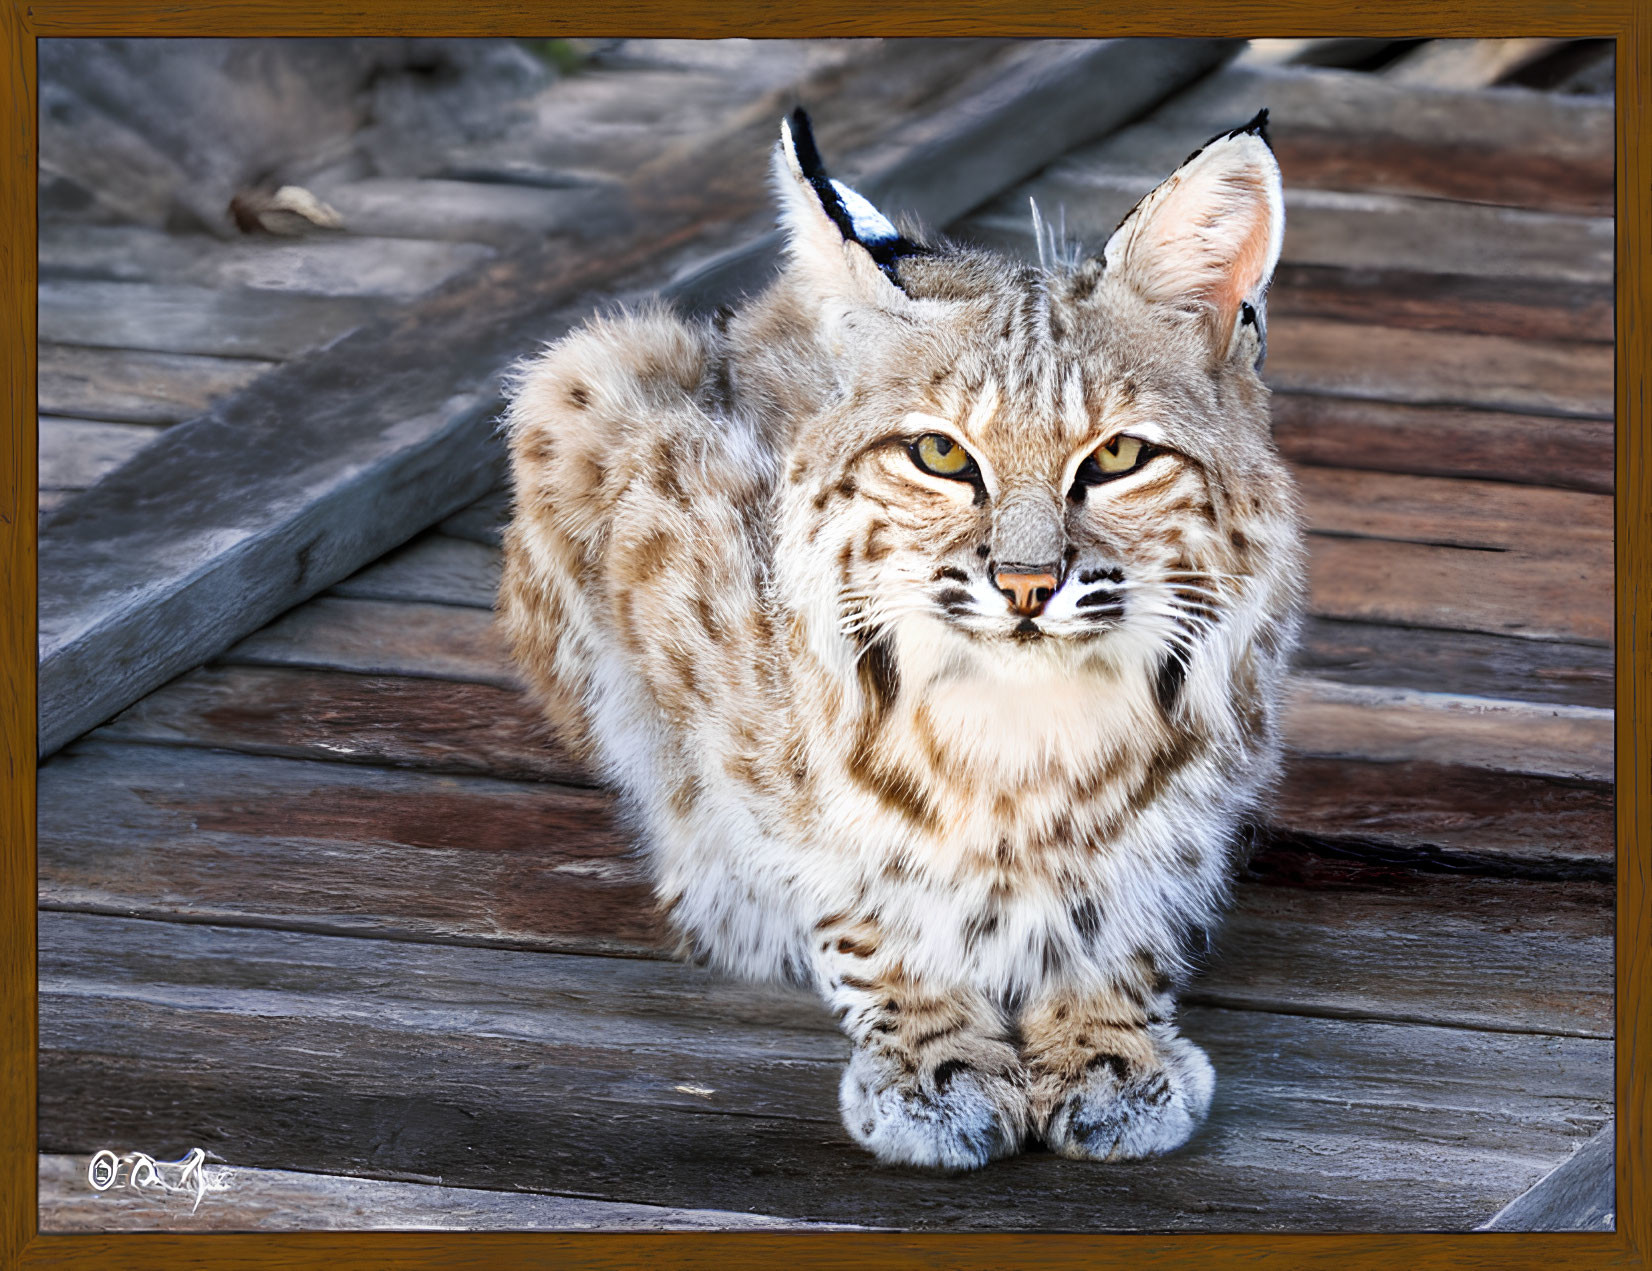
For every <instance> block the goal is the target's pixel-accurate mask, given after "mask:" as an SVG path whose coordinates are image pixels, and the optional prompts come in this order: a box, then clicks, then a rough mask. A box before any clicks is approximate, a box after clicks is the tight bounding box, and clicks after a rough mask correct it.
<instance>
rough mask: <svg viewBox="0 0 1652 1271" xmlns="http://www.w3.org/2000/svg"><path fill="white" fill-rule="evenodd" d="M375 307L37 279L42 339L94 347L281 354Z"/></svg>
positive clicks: (338, 299) (368, 301)
mask: <svg viewBox="0 0 1652 1271" xmlns="http://www.w3.org/2000/svg"><path fill="white" fill-rule="evenodd" d="M379 308H380V304H379V303H378V302H377V301H376V300H374V299H373V298H371V297H362V296H313V295H305V294H302V293H298V292H285V291H255V290H253V289H252V288H250V287H234V288H230V287H197V286H189V285H186V284H173V283H150V282H88V281H81V280H78V279H51V278H47V279H42V280H41V283H40V338H41V339H43V340H51V341H55V342H57V343H60V344H80V345H88V346H91V347H95V348H106V349H145V350H148V351H149V352H152V353H195V354H204V355H208V356H212V357H254V358H269V359H272V360H281V359H284V358H290V357H296V356H298V355H299V354H300V353H304V352H307V351H308V350H310V349H313V348H318V347H320V346H321V345H324V344H326V343H327V342H328V341H330V340H334V339H337V338H338V337H339V336H340V335H343V334H344V333H345V332H346V331H351V330H354V329H355V328H356V327H358V326H360V325H361V324H362V323H363V322H365V321H367V320H368V319H370V318H371V317H373V316H374V314H375V313H376V312H378V310H379Z"/></svg>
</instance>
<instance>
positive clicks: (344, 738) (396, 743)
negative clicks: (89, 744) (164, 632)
mask: <svg viewBox="0 0 1652 1271" xmlns="http://www.w3.org/2000/svg"><path fill="white" fill-rule="evenodd" d="M97 736H99V737H103V738H109V739H112V740H122V741H145V742H154V743H158V744H162V745H185V746H214V747H221V748H223V749H226V750H237V751H241V752H244V753H246V754H257V755H280V756H284V757H286V758H289V759H320V760H330V761H333V762H342V763H365V764H379V765H383V766H385V767H395V768H422V769H426V770H429V771H432V772H457V773H469V774H473V775H476V776H488V777H502V778H506V779H508V780H518V781H522V780H538V781H552V782H557V783H560V784H563V785H591V784H593V782H592V778H591V775H590V774H589V773H588V772H587V771H586V770H585V769H584V768H582V767H580V766H579V765H578V764H576V763H575V762H574V761H573V759H571V758H570V757H569V756H568V755H567V753H566V752H564V751H563V750H562V748H561V747H560V746H558V745H557V744H556V739H555V737H554V736H552V734H551V732H550V728H549V725H548V724H546V723H544V722H543V721H541V720H540V719H538V718H537V717H536V716H535V713H534V710H533V708H532V706H531V705H529V703H528V702H527V700H526V699H525V697H524V695H523V694H522V692H521V691H520V690H519V689H516V688H513V687H506V686H504V685H498V684H487V683H476V682H463V681H454V680H437V679H412V678H408V677H405V676H380V675H362V674H341V673H339V672H337V671H328V670H310V669H307V668H301V667H289V666H279V667H276V666H271V667H244V666H210V667H199V668H197V669H196V670H193V671H190V672H188V673H187V674H185V675H181V676H179V677H178V678H177V679H175V680H173V681H172V682H171V683H170V684H167V685H164V686H163V687H161V688H158V689H156V690H155V691H154V692H153V693H150V694H148V695H147V696H145V697H142V698H140V699H139V700H138V701H136V702H134V703H133V704H132V705H131V706H129V707H127V708H126V709H125V710H124V711H122V712H121V713H120V714H119V715H117V716H115V718H114V719H112V720H111V721H110V722H109V723H108V724H106V725H104V726H103V728H101V729H100V730H98V733H97Z"/></svg>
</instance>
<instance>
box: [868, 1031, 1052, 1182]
mask: <svg viewBox="0 0 1652 1271" xmlns="http://www.w3.org/2000/svg"><path fill="white" fill-rule="evenodd" d="M838 1103H839V1106H840V1107H841V1108H842V1110H843V1124H844V1126H845V1127H846V1128H847V1129H848V1131H849V1133H850V1134H851V1135H852V1136H854V1138H855V1140H856V1141H857V1142H859V1143H860V1144H861V1145H862V1146H863V1147H865V1148H867V1149H868V1150H870V1151H871V1152H872V1153H873V1154H874V1155H876V1156H877V1158H878V1159H879V1160H880V1161H883V1162H884V1163H886V1164H890V1165H919V1166H925V1167H928V1168H931V1169H944V1170H967V1169H978V1168H980V1167H981V1166H982V1165H985V1164H986V1163H987V1162H988V1161H991V1160H995V1159H997V1158H998V1157H1000V1156H1009V1155H1010V1154H1012V1153H1014V1152H1017V1151H1019V1150H1020V1148H1021V1144H1022V1140H1023V1139H1024V1138H1025V1136H1026V1133H1027V1122H1028V1116H1027V1098H1026V1089H1025V1085H1024V1081H1023V1077H1022V1073H1021V1069H1020V1062H1019V1060H1017V1059H1016V1057H1015V1052H1014V1051H1013V1050H1012V1049H1011V1048H1009V1047H1008V1046H1004V1045H1001V1044H1000V1045H993V1046H989V1047H986V1048H985V1049H984V1051H983V1053H982V1054H981V1055H978V1056H976V1055H972V1056H970V1057H968V1058H965V1057H962V1056H956V1055H955V1056H952V1057H950V1058H946V1059H942V1060H941V1061H940V1062H939V1063H936V1064H934V1065H932V1066H930V1067H928V1068H927V1069H923V1070H920V1071H918V1072H916V1073H913V1072H910V1071H908V1070H906V1069H904V1068H903V1067H902V1066H901V1065H900V1064H899V1062H898V1061H897V1060H894V1059H893V1058H892V1057H891V1056H888V1055H879V1054H875V1053H873V1052H872V1051H870V1050H868V1049H866V1048H864V1047H857V1048H856V1049H855V1051H854V1053H853V1054H852V1055H851V1056H850V1058H849V1066H848V1067H847V1068H845V1069H844V1071H843V1084H842V1085H841V1086H840V1087H839V1088H838Z"/></svg>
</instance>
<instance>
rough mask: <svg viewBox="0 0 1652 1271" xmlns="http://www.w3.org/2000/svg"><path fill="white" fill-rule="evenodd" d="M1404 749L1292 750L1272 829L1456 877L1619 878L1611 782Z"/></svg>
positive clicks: (1278, 836)
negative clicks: (1380, 754)
mask: <svg viewBox="0 0 1652 1271" xmlns="http://www.w3.org/2000/svg"><path fill="white" fill-rule="evenodd" d="M1348 722H1349V724H1350V725H1352V724H1353V720H1349V721H1348ZM1326 748H1327V749H1329V748H1330V747H1329V746H1327V747H1326ZM1396 750H1398V752H1399V754H1398V757H1396V758H1391V759H1380V758H1375V759H1373V758H1348V757H1345V756H1326V755H1313V754H1304V753H1302V752H1301V751H1295V752H1292V753H1291V754H1290V755H1289V756H1288V757H1287V759H1286V763H1285V776H1284V779H1283V780H1282V781H1281V783H1280V788H1279V791H1278V793H1277V794H1276V795H1275V796H1274V799H1273V801H1272V803H1271V804H1270V805H1269V807H1268V811H1267V816H1266V824H1267V832H1268V834H1269V835H1270V836H1271V837H1272V838H1273V839H1274V841H1283V842H1289V843H1295V844H1299V845H1301V846H1303V847H1304V848H1305V849H1306V850H1310V851H1312V852H1315V853H1319V854H1322V855H1324V854H1329V853H1335V852H1345V853H1348V854H1349V855H1351V856H1353V857H1356V858H1359V859H1366V860H1376V861H1386V862H1389V863H1391V864H1395V865H1401V866H1408V867H1417V868H1425V867H1432V868H1438V869H1442V870H1447V871H1454V872H1457V873H1474V872H1486V873H1493V874H1500V873H1503V874H1516V875H1527V876H1530V875H1533V874H1535V875H1538V876H1548V877H1582V878H1594V879H1601V880H1605V879H1610V878H1611V877H1612V876H1613V874H1614V871H1615V867H1616V864H1617V859H1618V857H1617V843H1616V839H1617V835H1616V825H1615V823H1614V822H1615V813H1616V810H1617V809H1616V803H1615V801H1614V799H1613V793H1612V788H1611V787H1610V786H1608V785H1606V784H1604V783H1602V782H1592V781H1580V780H1569V779H1566V778H1558V777H1543V776H1533V775H1531V774H1529V773H1518V772H1502V771H1499V770H1497V769H1495V768H1480V767H1472V766H1470V765H1468V764H1464V763H1453V762H1450V761H1449V760H1447V761H1443V762H1442V761H1435V760H1430V759H1422V758H1416V757H1413V756H1414V755H1415V750H1410V751H1408V750H1407V749H1405V748H1402V747H1396Z"/></svg>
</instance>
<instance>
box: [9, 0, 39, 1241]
mask: <svg viewBox="0 0 1652 1271" xmlns="http://www.w3.org/2000/svg"><path fill="white" fill-rule="evenodd" d="M33 53H34V50H33V47H32V40H31V37H30V32H29V31H28V28H27V26H26V25H25V15H24V14H23V13H22V11H21V10H20V8H19V6H17V5H13V4H8V5H6V6H5V7H4V8H3V9H0V118H4V119H5V120H6V123H5V125H4V126H0V174H3V176H0V1262H5V1263H11V1262H13V1261H14V1260H16V1259H17V1258H18V1257H19V1256H20V1255H21V1253H22V1251H23V1249H24V1247H25V1246H26V1245H27V1244H28V1243H29V1242H30V1241H31V1240H32V1239H33V1238H34V1234H35V1223H34V1212H33V1204H32V1199H31V1197H32V1192H33V1188H34V1179H33V1177H32V1168H31V1161H32V1159H33V1157H34V1155H35V1153H36V1152H38V1150H39V1148H38V1145H37V1142H36V1137H37V1136H36V1103H35V1080H36V1074H37V1071H38V1070H37V1067H36V1057H35V1038H36V1022H37V1015H36V1011H37V998H36V992H35V985H36V973H35V966H36V964H35V947H34V940H33V939H32V933H33V930H34V925H33V923H32V922H31V920H30V915H31V912H32V910H33V909H34V903H35V902H34V897H33V894H32V893H33V891H34V888H33V886H31V884H30V881H29V880H30V876H31V875H32V873H33V871H34V850H33V849H34V833H35V828H34V827H35V782H34V767H35V765H34V753H35V750H34V744H33V740H34V739H33V723H32V717H33V715H34V695H35V669H34V640H35V617H36V612H37V598H36V574H35V535H36V532H37V531H36V526H37V522H38V516H39V513H38V509H37V507H36V500H35V489H36V485H35V473H36V472H37V470H38V467H37V465H38V462H39V460H38V454H37V438H38V436H39V433H38V430H37V428H36V426H35V418H36V414H35V411H36V407H35V402H34V376H33V373H32V367H33V364H34V360H35V350H36V347H37V346H36V339H35V334H36V332H35V313H34V294H35V287H36V271H35V265H34V251H33V238H34V212H35V205H36V176H35V172H36V159H37V155H38V152H37V150H36V146H35V139H34V136H33V135H32V134H33V128H32V126H31V123H32V121H33V120H34V118H35V106H36V101H37V99H36V96H35V93H34V83H33V80H34V56H33Z"/></svg>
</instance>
